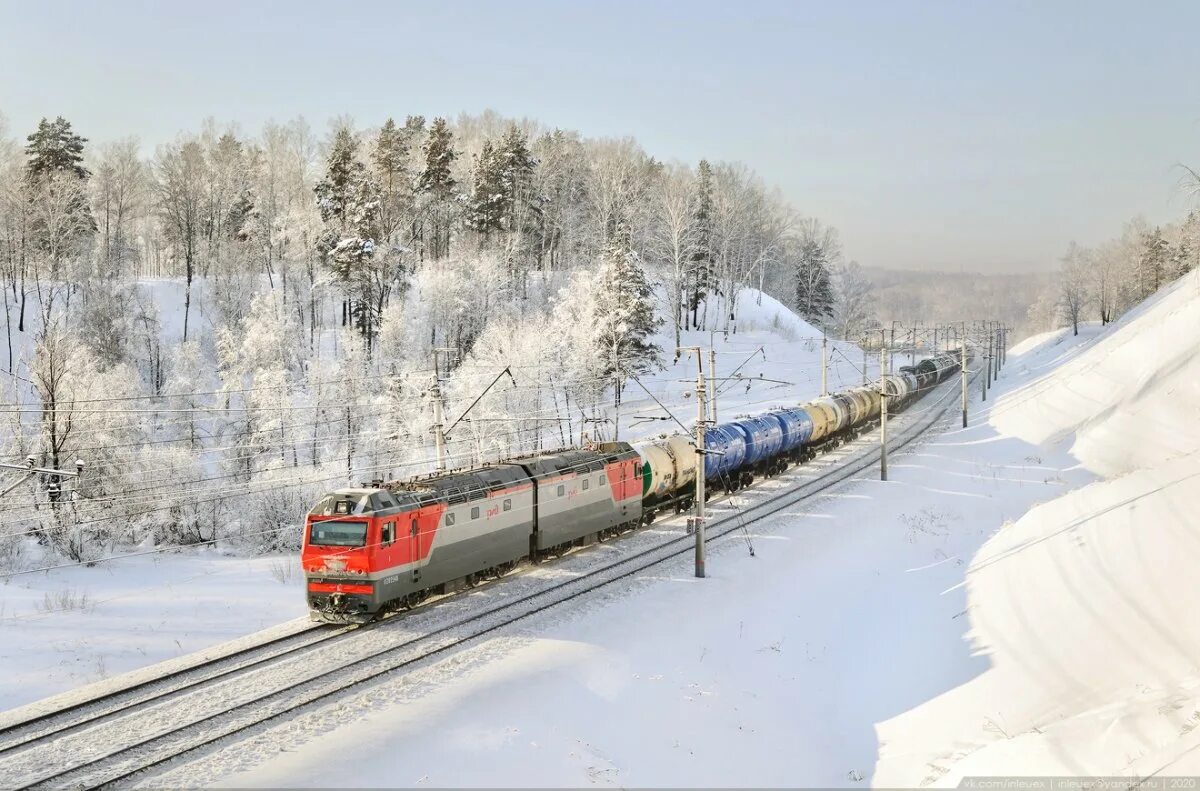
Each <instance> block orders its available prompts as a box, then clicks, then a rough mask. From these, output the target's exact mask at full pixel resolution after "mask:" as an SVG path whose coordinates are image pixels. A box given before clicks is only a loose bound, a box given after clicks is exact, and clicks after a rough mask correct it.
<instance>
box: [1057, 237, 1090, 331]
mask: <svg viewBox="0 0 1200 791" xmlns="http://www.w3.org/2000/svg"><path fill="white" fill-rule="evenodd" d="M1091 270H1092V262H1091V255H1090V253H1089V251H1087V250H1084V249H1083V248H1081V247H1080V246H1079V245H1077V244H1075V242H1071V244H1070V245H1069V246H1068V247H1067V252H1066V255H1064V256H1063V258H1062V272H1061V274H1060V275H1059V309H1060V310H1061V312H1062V315H1063V316H1064V317H1065V318H1066V319H1067V321H1069V322H1070V323H1071V328H1072V331H1073V334H1074V335H1078V334H1079V320H1080V318H1081V317H1082V316H1083V311H1084V308H1085V307H1086V305H1087V303H1088V298H1089V294H1088V285H1089V284H1088V281H1089V272H1090V271H1091Z"/></svg>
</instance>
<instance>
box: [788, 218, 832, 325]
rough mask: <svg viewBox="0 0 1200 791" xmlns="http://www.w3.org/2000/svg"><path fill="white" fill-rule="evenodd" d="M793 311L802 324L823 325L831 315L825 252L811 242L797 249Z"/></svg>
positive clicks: (808, 241) (805, 242)
mask: <svg viewBox="0 0 1200 791" xmlns="http://www.w3.org/2000/svg"><path fill="white" fill-rule="evenodd" d="M796 309H797V310H799V311H800V315H801V316H803V317H804V319H805V320H806V321H808V322H809V323H810V324H814V325H818V326H820V325H823V324H824V322H825V321H826V320H827V319H829V318H830V316H832V314H833V285H832V283H831V280H830V277H829V262H828V261H827V260H826V255H825V250H824V248H822V247H821V245H820V244H819V243H818V242H817V241H816V240H815V239H807V240H805V241H804V242H803V243H802V244H801V246H800V256H799V258H798V259H797V261H796Z"/></svg>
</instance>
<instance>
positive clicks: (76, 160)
mask: <svg viewBox="0 0 1200 791" xmlns="http://www.w3.org/2000/svg"><path fill="white" fill-rule="evenodd" d="M86 142H87V138H85V137H80V136H79V135H77V134H76V133H75V132H74V130H72V129H71V122H70V121H68V120H66V119H65V118H63V117H62V116H61V115H60V116H59V117H58V118H55V119H54V120H53V121H50V120H48V119H46V118H43V119H42V120H41V121H39V122H38V127H37V130H36V131H34V133H33V134H31V135H30V136H29V138H28V145H26V146H25V156H26V157H27V159H28V164H27V165H26V172H27V173H28V174H29V176H30V178H33V179H38V178H43V177H46V176H49V175H51V174H55V173H58V174H64V175H71V176H74V177H75V178H76V179H78V180H80V181H85V180H87V177H88V176H89V175H90V174H89V173H88V170H87V168H85V167H84V166H83V146H84V143H86Z"/></svg>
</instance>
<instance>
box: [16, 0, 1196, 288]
mask: <svg viewBox="0 0 1200 791" xmlns="http://www.w3.org/2000/svg"><path fill="white" fill-rule="evenodd" d="M347 11H350V12H352V13H347ZM1198 22H1200V7H1198V6H1195V5H1190V4H1182V3H1179V4H1170V3H1160V4H1154V5H1153V6H1152V8H1151V9H1149V10H1147V9H1144V8H1143V9H1138V10H1137V11H1134V10H1131V9H1130V8H1129V7H1128V6H1122V5H1117V4H1097V3H1086V4H1084V3H1079V4H1074V3H1059V4H1054V5H1045V6H1043V5H1039V4H1007V5H1006V6H1004V7H1003V8H1000V7H968V6H960V5H953V4H948V3H947V4H915V5H909V4H891V3H888V4H872V3H858V4H848V5H841V4H838V5H836V6H834V5H833V4H824V5H818V4H809V3H767V2H762V3H752V4H747V5H746V6H744V7H742V8H738V9H733V8H731V7H728V6H725V5H721V4H713V3H701V4H693V5H690V6H688V10H687V12H686V13H685V12H683V11H681V10H679V8H678V7H673V6H671V5H668V4H665V3H650V4H645V5H640V4H625V3H608V4H604V5H594V6H591V5H587V6H585V5H568V4H561V5H560V4H556V3H549V2H528V3H511V4H504V5H499V4H483V3H480V4H471V3H460V4H456V5H454V6H451V7H442V6H433V5H403V6H401V5H399V4H395V5H393V4H380V3H360V4H355V5H353V6H348V7H347V8H346V9H337V8H331V7H328V6H324V5H315V4H308V3H292V4H288V5H286V6H279V7H272V6H269V5H267V4H260V5H249V6H246V7H242V6H239V5H236V4H229V3H224V2H211V3H206V4H203V5H202V6H201V5H196V6H178V5H161V6H160V5H156V4H152V3H145V4H139V3H132V2H125V3H109V4H106V5H96V6H89V5H83V4H75V5H69V4H61V3H45V4H42V5H40V6H38V7H31V6H29V5H27V4H21V3H17V2H12V1H11V0H3V2H2V3H0V25H2V26H3V27H4V29H5V30H6V31H7V32H8V36H7V37H6V38H7V39H8V41H7V42H6V47H5V48H4V49H3V50H2V51H0V69H2V70H3V71H4V73H5V74H7V75H9V79H6V80H5V81H4V82H3V84H0V113H3V115H4V116H5V117H6V118H7V120H8V122H9V126H10V129H9V133H10V134H11V135H12V136H14V137H17V138H19V139H21V140H22V141H23V138H24V136H25V135H27V134H28V133H29V132H30V131H32V128H33V127H34V126H35V125H36V123H37V120H38V119H39V118H41V117H42V116H49V117H53V116H57V115H62V116H64V117H66V118H68V119H69V120H70V121H71V122H72V123H73V125H74V126H75V128H76V130H77V131H78V132H79V133H80V134H82V135H84V136H85V137H88V138H89V139H90V140H92V141H93V142H104V141H108V140H113V139H116V138H119V137H124V136H127V135H136V136H137V137H139V138H140V139H141V141H142V143H143V145H144V146H145V147H146V148H147V149H148V150H152V149H153V148H154V146H155V145H157V144H159V143H162V142H165V141H168V140H171V139H173V138H174V137H175V136H176V135H177V134H178V133H179V132H184V131H194V130H197V129H198V128H199V127H200V124H201V123H202V121H203V120H204V119H205V118H207V117H212V118H214V119H216V121H217V122H218V123H220V124H226V123H230V122H232V123H236V124H237V125H238V126H239V127H240V128H241V129H242V130H243V131H244V132H246V133H248V134H254V133H257V132H258V131H259V129H260V128H261V126H262V124H263V123H264V122H266V121H268V120H270V119H275V120H287V119H289V118H292V117H295V116H298V115H303V116H304V117H306V118H307V119H308V121H309V123H310V124H311V125H312V127H313V128H314V130H316V131H317V132H318V133H323V132H324V130H325V128H326V123H327V121H328V119H331V118H333V117H336V116H340V115H345V114H348V115H350V116H352V117H353V118H354V119H355V121H356V122H357V123H358V124H360V125H363V126H373V125H378V124H379V123H381V122H382V121H383V120H385V119H386V118H387V117H388V116H395V117H397V118H402V117H403V116H405V115H408V114H422V115H425V116H427V117H431V116H435V115H445V116H448V117H451V118H453V117H454V116H457V115H458V114H459V113H460V112H466V113H472V114H474V113H479V112H482V111H484V110H485V109H494V110H496V111H497V112H499V113H502V114H504V115H507V116H514V117H529V118H533V119H536V120H538V121H539V122H541V123H543V124H546V125H548V126H552V127H553V126H559V127H564V128H570V129H577V130H579V131H580V132H581V133H582V134H584V135H587V136H592V137H613V136H618V137H619V136H625V135H630V136H633V137H635V138H637V140H638V141H639V142H640V143H641V144H642V145H643V146H644V147H645V148H646V150H647V151H648V152H649V153H650V154H652V155H654V156H656V157H658V158H660V159H666V160H672V159H678V160H682V161H687V162H692V163H694V162H696V161H697V160H699V159H701V158H705V157H706V158H709V159H712V160H737V161H741V162H744V163H746V165H748V166H749V167H751V168H752V169H754V170H755V171H757V172H758V174H759V175H760V176H761V177H762V178H763V180H764V181H765V182H766V183H767V184H768V185H771V186H774V187H778V188H779V189H780V190H781V191H782V192H783V193H784V195H785V196H786V197H787V198H788V199H789V201H790V202H791V203H792V204H793V205H794V206H795V207H796V208H797V209H798V210H799V211H801V212H802V213H804V214H808V215H814V216H817V217H820V218H821V219H823V220H825V221H827V222H829V223H831V224H833V225H835V226H837V227H838V228H839V230H840V231H841V234H842V238H843V242H844V245H845V250H846V254H847V256H848V257H850V258H853V259H857V260H858V261H860V262H861V263H862V264H863V265H864V266H871V267H883V268H889V269H910V270H922V271H929V270H941V271H987V272H1020V271H1037V270H1044V269H1045V268H1047V267H1048V266H1053V265H1054V264H1055V263H1056V261H1057V259H1058V257H1059V256H1060V255H1061V254H1062V252H1063V251H1064V250H1065V248H1066V246H1067V243H1068V242H1069V241H1071V240H1077V241H1079V242H1080V243H1081V244H1094V243H1097V242H1099V241H1102V240H1103V239H1105V238H1108V237H1111V236H1113V235H1115V234H1117V233H1119V231H1120V227H1121V224H1122V223H1123V222H1125V221H1126V220H1128V219H1130V218H1131V217H1133V216H1135V215H1138V214H1141V215H1144V216H1145V217H1146V218H1147V219H1148V220H1149V221H1150V222H1151V223H1162V222H1167V221H1169V220H1172V219H1176V218H1178V217H1179V216H1181V215H1183V214H1184V213H1185V212H1186V211H1187V209H1188V208H1190V207H1191V206H1192V205H1194V204H1193V203H1192V202H1191V201H1190V199H1189V198H1188V197H1187V196H1186V195H1185V194H1184V193H1183V192H1182V191H1181V190H1179V189H1178V183H1179V177H1180V174H1181V171H1180V170H1179V168H1178V164H1179V163H1183V162H1186V163H1192V164H1196V163H1200V139H1198V135H1197V133H1198V132H1200V88H1197V87H1196V85H1195V84H1194V82H1193V81H1192V80H1191V75H1193V74H1195V73H1196V68H1195V67H1196V66H1197V65H1200V57H1198V56H1197V55H1196V54H1195V51H1194V48H1193V47H1192V46H1191V42H1190V41H1189V34H1188V31H1189V30H1191V29H1195V27H1196V23H1198Z"/></svg>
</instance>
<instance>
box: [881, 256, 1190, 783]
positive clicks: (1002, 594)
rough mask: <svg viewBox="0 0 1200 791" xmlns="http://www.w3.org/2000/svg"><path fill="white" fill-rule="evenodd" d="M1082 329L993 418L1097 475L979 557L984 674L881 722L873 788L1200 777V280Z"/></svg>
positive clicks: (976, 584) (1021, 363) (1043, 342)
mask: <svg viewBox="0 0 1200 791" xmlns="http://www.w3.org/2000/svg"><path fill="white" fill-rule="evenodd" d="M1089 334H1092V335H1093V336H1094V337H1093V339H1092V340H1091V342H1089V343H1088V344H1087V345H1086V347H1085V348H1082V349H1081V348H1080V347H1078V346H1072V347H1071V348H1070V350H1069V351H1068V352H1067V353H1065V354H1064V353H1062V352H1061V351H1060V350H1059V347H1056V346H1055V342H1056V341H1058V340H1060V339H1061V336H1052V337H1046V338H1041V339H1034V340H1032V341H1030V342H1029V343H1027V344H1025V346H1026V348H1025V349H1023V350H1022V351H1024V354H1023V355H1022V358H1020V359H1017V361H1016V365H1015V366H1013V367H1014V368H1015V369H1016V371H1015V373H1016V374H1017V375H1020V376H1023V377H1024V378H1025V379H1026V380H1027V384H1025V385H1024V386H1023V387H1021V388H1019V389H1016V390H1015V391H1013V392H1011V393H1010V394H1008V395H1007V396H1005V397H1004V398H1001V399H999V401H998V402H996V406H995V407H994V409H993V410H992V411H991V414H990V418H991V423H992V425H993V426H995V427H996V428H997V429H998V431H999V432H1000V433H1001V434H1004V435H1007V436H1011V437H1017V438H1021V439H1023V440H1025V441H1028V442H1031V443H1036V444H1037V445H1038V446H1039V447H1041V448H1044V449H1046V451H1047V452H1049V453H1054V452H1059V451H1056V448H1057V449H1059V450H1066V451H1069V453H1070V455H1071V456H1072V457H1073V458H1075V459H1077V460H1078V462H1079V463H1080V465H1081V466H1083V467H1085V468H1086V469H1088V470H1090V471H1091V472H1093V473H1095V474H1097V475H1101V476H1104V479H1103V480H1099V481H1097V482H1095V483H1092V484H1091V485H1089V486H1086V487H1084V488H1081V489H1079V490H1077V491H1073V492H1071V493H1069V494H1066V495H1064V496H1062V497H1060V498H1058V499H1055V500H1053V501H1051V502H1047V503H1045V504H1043V505H1041V506H1039V507H1036V508H1034V509H1033V510H1031V511H1030V512H1029V513H1028V514H1026V515H1025V516H1024V517H1023V518H1021V519H1020V520H1018V521H1017V522H1016V523H1015V524H1012V525H1009V526H1006V527H1005V528H1004V529H1002V530H1000V531H999V532H998V533H997V534H996V535H995V536H994V537H993V538H992V539H991V540H990V541H988V543H987V544H986V545H985V546H984V547H983V548H982V549H981V550H980V551H979V553H978V554H977V555H976V556H975V558H974V559H973V560H972V562H971V565H970V568H969V570H968V572H967V577H966V589H967V598H968V612H969V615H970V621H971V630H970V633H969V635H968V637H969V639H970V642H971V644H972V645H973V646H974V648H975V650H976V651H977V652H979V653H981V654H984V655H986V656H987V657H988V660H989V662H990V664H991V667H990V669H988V670H987V672H985V673H982V674H981V675H979V676H977V677H976V678H974V679H972V680H971V681H969V682H968V683H966V684H963V685H962V686H960V687H958V688H956V689H953V690H951V691H949V692H947V693H946V694H944V695H941V696H939V697H937V698H935V699H933V700H931V701H929V702H928V703H926V704H924V705H922V706H919V707H917V708H915V709H914V710H912V711H910V712H908V713H906V714H904V715H903V716H900V717H898V718H895V719H894V720H892V721H889V722H885V723H883V724H882V725H881V726H880V729H879V732H880V738H881V741H882V742H884V744H885V746H884V748H883V749H882V751H881V759H880V763H879V766H878V773H877V775H876V778H875V782H876V783H877V784H879V785H885V786H886V785H910V784H915V783H921V782H931V781H934V780H937V781H938V784H939V785H946V786H954V785H956V784H957V782H958V780H959V779H960V778H962V777H964V776H969V775H989V774H1047V775H1053V774H1088V775H1126V776H1131V777H1134V776H1137V777H1144V776H1146V775H1149V774H1154V773H1159V774H1164V775H1187V774H1195V773H1197V772H1200V751H1197V750H1196V749H1195V748H1196V747H1200V733H1196V732H1195V730H1194V729H1195V728H1196V726H1197V724H1200V614H1198V613H1197V610H1196V608H1195V600H1196V599H1195V595H1196V593H1195V591H1196V588H1195V569H1196V568H1197V564H1198V563H1200V520H1198V519H1197V518H1196V517H1195V514H1197V513H1200V272H1193V273H1192V274H1191V275H1189V276H1188V277H1186V278H1184V279H1183V280H1181V281H1180V282H1178V283H1176V284H1174V285H1173V286H1172V287H1171V288H1169V289H1167V290H1165V291H1164V292H1163V293H1161V294H1160V295H1158V296H1157V297H1155V298H1153V299H1151V300H1149V301H1147V303H1145V304H1144V305H1142V306H1141V307H1140V308H1139V309H1138V310H1136V311H1134V312H1133V313H1131V314H1130V315H1128V316H1126V317H1125V318H1124V319H1123V320H1122V321H1121V322H1120V323H1119V324H1118V325H1116V326H1115V327H1111V328H1109V329H1107V330H1106V331H1104V332H1100V331H1098V330H1097V329H1096V328H1091V329H1090V330H1089ZM1023 358H1029V359H1028V360H1026V359H1023ZM1060 358H1067V359H1060ZM1056 360H1057V361H1058V362H1059V363H1061V364H1057V365H1056V364H1055V361H1056Z"/></svg>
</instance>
